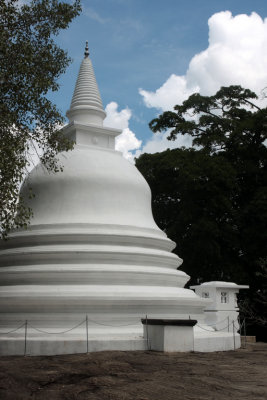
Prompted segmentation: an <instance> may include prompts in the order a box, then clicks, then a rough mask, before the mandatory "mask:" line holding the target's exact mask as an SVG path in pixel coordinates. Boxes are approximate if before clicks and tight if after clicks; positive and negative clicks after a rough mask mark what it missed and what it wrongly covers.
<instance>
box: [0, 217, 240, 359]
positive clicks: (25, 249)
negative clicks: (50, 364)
mask: <svg viewBox="0 0 267 400" xmlns="http://www.w3.org/2000/svg"><path fill="white" fill-rule="evenodd" d="M172 247H173V242H171V241H170V240H169V239H167V238H166V236H165V234H164V233H163V232H161V231H159V230H153V229H141V228H135V227H129V226H115V225H113V226H108V225H97V226H96V225H93V224H92V225H89V224H84V225H83V224H79V225H78V224H77V225H74V224H73V225H66V226H63V225H61V226H51V225H46V226H32V227H31V228H30V229H29V230H27V231H17V232H16V233H13V235H12V236H11V239H10V240H9V241H7V242H6V243H4V244H2V249H1V251H0V260H1V265H3V267H2V268H1V269H0V274H1V291H0V296H1V299H0V300H1V301H0V312H1V315H0V319H1V325H0V354H2V355H20V354H22V355H23V354H30V355H49V354H70V353H84V352H87V351H88V352H90V351H102V350H145V349H147V348H148V340H147V339H148V338H146V337H144V335H143V326H142V323H141V319H142V318H146V317H147V318H156V319H160V318H164V319H188V318H191V319H196V320H197V321H198V322H199V323H200V324H201V326H202V327H204V329H205V323H204V313H203V310H204V308H205V306H206V301H205V300H204V299H201V298H200V297H199V296H197V295H196V294H195V293H194V292H193V291H192V290H188V289H184V288H183V286H184V285H185V283H186V282H187V280H188V276H187V275H186V274H185V273H184V272H182V271H179V270H177V269H176V268H177V256H176V255H174V254H172V253H170V250H171V248H172ZM178 260H179V259H178ZM194 330H195V337H194V350H196V351H215V350H229V349H232V348H233V336H232V335H231V334H228V333H225V332H224V333H223V334H220V333H215V332H210V331H209V328H208V327H207V330H206V331H205V330H203V329H200V328H198V326H196V327H195V328H194ZM238 343H239V342H238V338H236V343H235V347H238Z"/></svg>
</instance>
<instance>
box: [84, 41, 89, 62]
mask: <svg viewBox="0 0 267 400" xmlns="http://www.w3.org/2000/svg"><path fill="white" fill-rule="evenodd" d="M89 54H90V53H89V48H88V41H87V40H86V42H85V52H84V58H87V57H89Z"/></svg>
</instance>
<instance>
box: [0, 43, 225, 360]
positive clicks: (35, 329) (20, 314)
mask: <svg viewBox="0 0 267 400" xmlns="http://www.w3.org/2000/svg"><path fill="white" fill-rule="evenodd" d="M105 116H106V114H105V111H104V109H103V105H102V101H101V97H100V94H99V89H98V86H97V83H96V79H95V75H94V71H93V66H92V63H91V60H90V58H89V52H88V46H86V50H85V57H84V59H83V60H82V63H81V67H80V71H79V75H78V78H77V82H76V86H75V90H74V94H73V97H72V101H71V105H70V109H69V110H68V112H67V117H68V119H69V124H68V125H67V126H66V127H65V128H64V134H65V135H66V136H67V137H69V138H70V139H72V140H73V141H74V142H75V147H74V150H73V151H70V152H67V153H61V154H59V157H58V158H59V163H60V164H61V165H62V166H63V167H64V169H63V172H58V173H56V174H53V173H48V172H47V171H46V170H45V169H44V168H43V167H42V165H41V164H38V165H37V166H36V167H35V168H34V169H33V170H32V171H31V173H30V174H29V176H28V177H27V179H26V182H25V184H24V185H23V188H22V195H23V196H24V198H25V201H26V202H27V204H28V205H29V206H30V207H31V209H32V210H33V218H32V220H31V224H30V226H29V228H28V229H27V230H16V231H13V232H12V233H11V235H10V240H8V241H7V242H2V244H1V251H0V262H1V268H0V274H1V288H0V289H1V290H0V296H1V298H0V319H1V326H0V328H1V329H0V334H1V335H0V353H1V354H23V353H26V354H63V353H76V352H85V351H99V350H142V349H146V344H147V343H146V339H145V338H144V337H143V327H142V324H141V319H142V318H146V316H147V318H165V319H188V318H191V319H196V320H197V321H198V322H199V323H202V324H203V325H205V323H204V318H205V317H204V313H203V310H204V308H205V306H206V304H207V303H208V302H209V300H208V299H202V298H200V297H199V296H198V295H196V294H195V293H194V291H192V290H189V289H185V288H184V285H185V284H186V282H187V281H188V280H189V276H188V275H187V274H186V273H184V272H182V271H180V270H179V269H177V268H178V267H179V266H180V265H181V263H182V260H181V259H180V258H179V257H178V256H176V255H175V254H173V253H172V252H171V251H172V250H173V248H174V247H175V243H174V242H172V241H171V240H170V239H168V238H167V236H166V234H165V233H164V232H163V231H161V230H160V229H159V227H158V226H157V225H156V223H155V221H154V219H153V216H152V212H151V192H150V188H149V186H148V184H147V182H146V181H145V179H144V178H143V176H142V175H141V174H140V173H139V171H138V170H137V169H136V167H135V166H134V165H132V164H131V163H129V162H128V161H127V160H126V159H124V158H123V156H122V154H121V153H120V152H118V151H116V150H115V137H116V136H118V135H119V134H120V133H121V131H120V130H117V129H112V128H107V127H104V126H103V120H104V119H105ZM29 188H31V189H32V191H33V193H34V194H35V197H34V198H31V199H29V198H28V196H27V192H28V190H29ZM20 326H21V327H20ZM196 332H197V331H196ZM201 334H202V336H201V338H200V339H201V340H202V343H205V340H206V338H207V336H208V335H209V333H205V332H204V331H203V332H202V333H201ZM203 335H204V336H203ZM203 340H204V342H203ZM26 346H27V348H26ZM212 349H215V350H216V346H215V347H214V346H213V348H212ZM225 349H226V348H225ZM201 350H205V346H204V347H203V346H202V348H201Z"/></svg>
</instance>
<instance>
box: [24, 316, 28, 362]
mask: <svg viewBox="0 0 267 400" xmlns="http://www.w3.org/2000/svg"><path fill="white" fill-rule="evenodd" d="M27 330H28V321H27V320H26V321H25V336H24V356H26V353H27Z"/></svg>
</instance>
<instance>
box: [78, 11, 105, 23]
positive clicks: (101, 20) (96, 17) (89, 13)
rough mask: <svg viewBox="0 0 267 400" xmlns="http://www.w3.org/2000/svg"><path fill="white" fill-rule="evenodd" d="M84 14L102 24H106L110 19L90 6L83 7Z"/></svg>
mask: <svg viewBox="0 0 267 400" xmlns="http://www.w3.org/2000/svg"><path fill="white" fill-rule="evenodd" d="M83 14H85V15H86V16H87V17H89V18H90V19H92V20H93V21H96V22H99V23H100V24H105V23H106V22H108V21H109V20H108V19H107V18H102V17H101V16H100V15H99V14H98V13H97V12H96V11H95V10H94V9H93V8H90V7H83Z"/></svg>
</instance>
